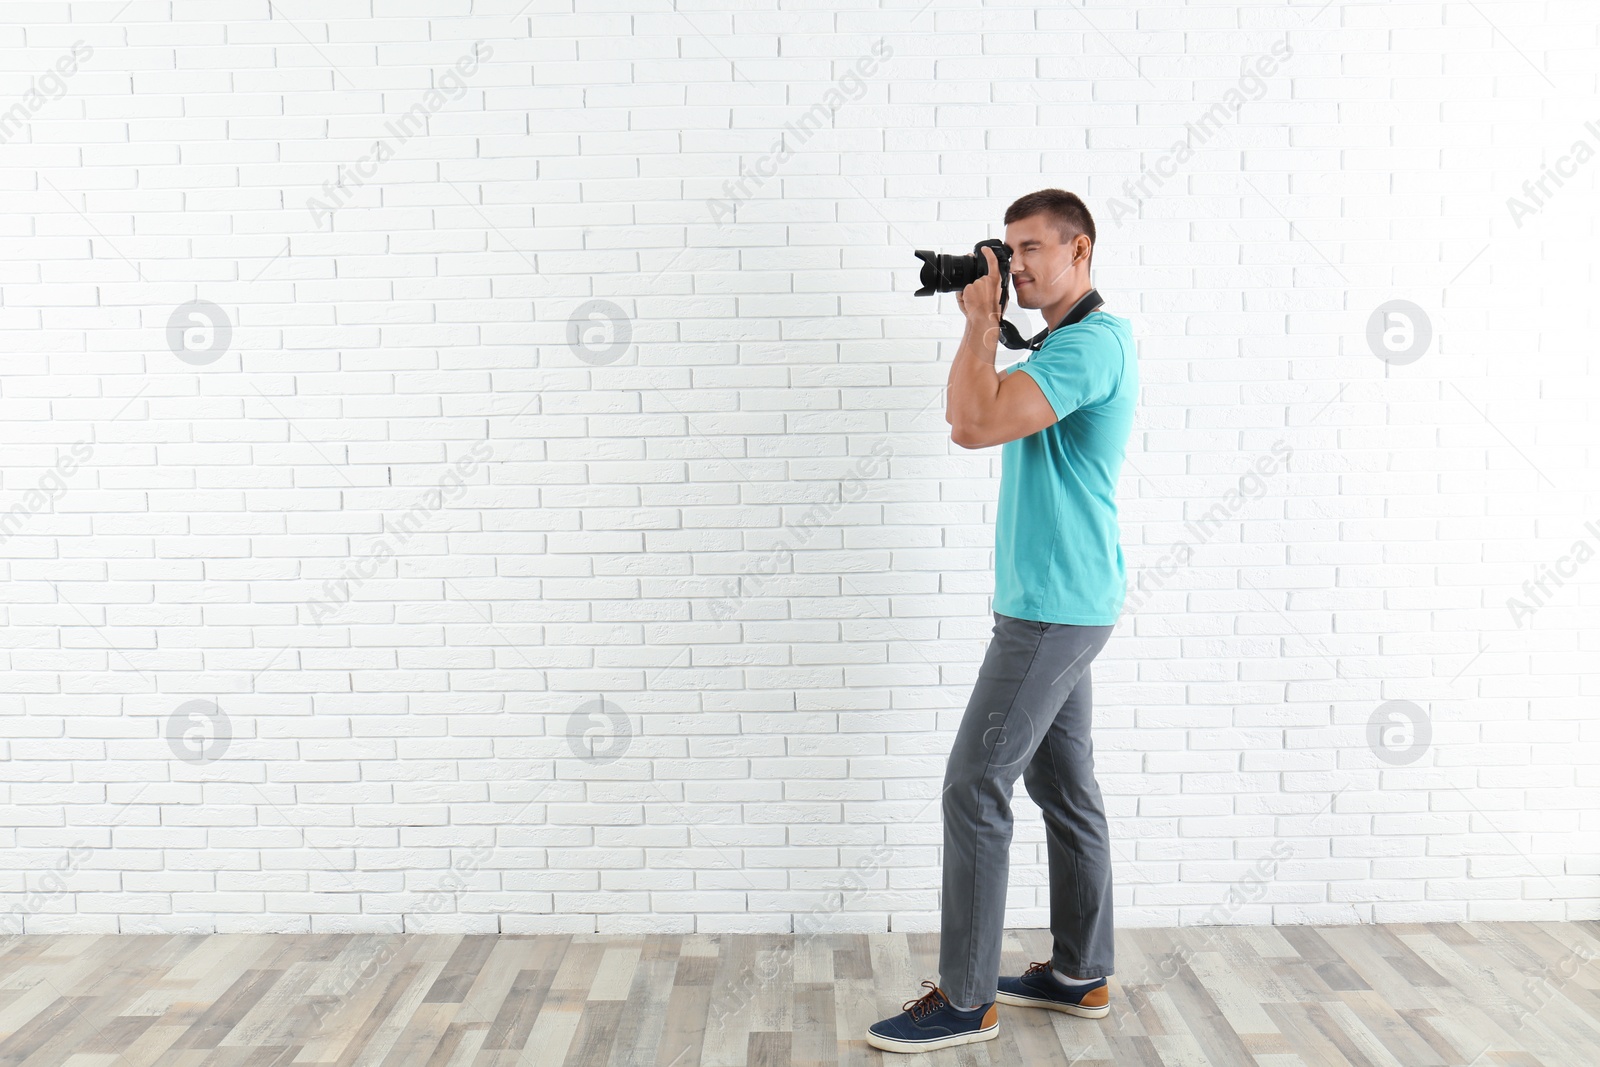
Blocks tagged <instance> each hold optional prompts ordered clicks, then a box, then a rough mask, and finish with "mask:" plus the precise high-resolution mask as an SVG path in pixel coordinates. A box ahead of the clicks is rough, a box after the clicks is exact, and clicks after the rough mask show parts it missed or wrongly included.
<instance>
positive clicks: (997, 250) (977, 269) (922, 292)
mask: <svg viewBox="0 0 1600 1067" xmlns="http://www.w3.org/2000/svg"><path fill="white" fill-rule="evenodd" d="M985 246H988V247H989V248H992V249H994V262H995V266H996V267H998V268H999V269H1000V310H1001V311H1005V309H1006V301H1007V300H1008V299H1009V298H1010V296H1011V249H1009V248H1007V247H1006V243H1005V242H1004V241H999V240H996V239H995V238H993V237H991V238H989V239H988V240H987V241H979V242H978V243H977V244H975V245H973V246H972V255H970V256H946V255H941V254H940V253H938V252H927V251H924V250H922V249H918V250H917V258H918V259H920V260H922V288H921V289H918V290H917V293H916V295H917V296H932V295H933V294H934V293H954V292H957V291H958V290H961V289H965V288H966V287H967V286H969V285H971V284H972V283H973V282H974V281H976V280H978V279H979V278H981V277H983V276H984V275H985V274H988V273H989V261H988V260H987V259H985V258H983V249H984V247H985Z"/></svg>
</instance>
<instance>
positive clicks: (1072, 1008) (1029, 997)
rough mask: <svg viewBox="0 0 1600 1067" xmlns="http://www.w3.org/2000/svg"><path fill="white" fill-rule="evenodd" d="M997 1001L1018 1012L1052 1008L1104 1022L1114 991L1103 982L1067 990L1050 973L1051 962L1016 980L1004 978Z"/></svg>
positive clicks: (1035, 967) (1100, 979)
mask: <svg viewBox="0 0 1600 1067" xmlns="http://www.w3.org/2000/svg"><path fill="white" fill-rule="evenodd" d="M998 987H999V988H998V989H997V990H996V991H995V994H994V995H995V999H996V1000H998V1001H999V1002H1000V1003H1002V1004H1013V1005H1016V1006H1017V1007H1019V1008H1049V1009H1050V1010H1052V1011H1064V1012H1066V1013H1067V1014H1068V1015H1081V1016H1083V1017H1084V1018H1085V1019H1103V1018H1105V1017H1106V1015H1108V1014H1109V1013H1110V1011H1111V988H1110V986H1108V985H1107V984H1106V980H1105V979H1104V978H1097V979H1095V980H1094V981H1093V982H1091V983H1089V984H1088V985H1080V986H1066V985H1062V984H1061V980H1060V979H1058V978H1057V977H1056V976H1055V975H1053V974H1051V973H1050V961H1049V960H1045V961H1044V962H1043V963H1035V964H1033V965H1031V966H1030V967H1029V968H1028V969H1027V970H1026V971H1023V972H1022V974H1021V975H1020V976H1018V977H1016V978H1007V977H1004V976H1002V977H1001V979H1000V981H999V983H998Z"/></svg>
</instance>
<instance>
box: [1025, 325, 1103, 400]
mask: <svg viewBox="0 0 1600 1067" xmlns="http://www.w3.org/2000/svg"><path fill="white" fill-rule="evenodd" d="M1011 369H1012V371H1013V372H1015V371H1022V372H1023V373H1025V374H1027V375H1028V376H1029V377H1030V378H1032V379H1033V380H1034V381H1035V382H1037V383H1038V385H1039V391H1040V392H1042V393H1043V394H1044V398H1045V399H1046V400H1048V401H1050V407H1051V408H1053V409H1054V410H1055V413H1056V418H1057V419H1064V418H1066V417H1067V416H1068V415H1070V414H1072V413H1073V412H1074V411H1077V410H1078V409H1079V408H1082V407H1088V406H1090V405H1092V404H1097V403H1099V402H1101V401H1103V400H1105V399H1106V398H1108V397H1109V396H1111V394H1112V393H1113V392H1115V391H1116V388H1117V382H1118V381H1119V380H1120V378H1121V376H1122V352H1121V347H1120V346H1119V345H1118V344H1117V342H1116V339H1115V338H1114V337H1112V336H1111V335H1110V333H1109V332H1107V331H1105V330H1101V329H1087V330H1078V329H1070V328H1069V329H1063V330H1057V331H1056V332H1054V333H1052V334H1051V335H1050V336H1049V337H1047V338H1046V339H1045V342H1044V344H1043V345H1042V346H1041V347H1040V349H1039V351H1037V352H1035V353H1034V354H1033V356H1032V357H1031V358H1029V359H1027V360H1024V361H1023V362H1021V363H1018V364H1017V365H1016V366H1015V367H1012V368H1011Z"/></svg>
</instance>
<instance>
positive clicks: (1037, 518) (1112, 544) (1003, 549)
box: [994, 311, 1139, 626]
mask: <svg viewBox="0 0 1600 1067" xmlns="http://www.w3.org/2000/svg"><path fill="white" fill-rule="evenodd" d="M1006 373H1007V374H1017V373H1021V374H1026V375H1028V376H1029V377H1030V378H1032V379H1033V380H1034V381H1035V382H1037V383H1038V385H1039V390H1040V391H1041V392H1043V393H1044V395H1045V399H1047V400H1049V401H1050V406H1051V407H1052V408H1053V409H1055V413H1056V421H1055V422H1054V423H1052V424H1050V425H1049V426H1046V427H1045V428H1044V429H1042V430H1039V431H1038V432H1036V433H1032V434H1029V435H1028V436H1027V437H1019V438H1017V439H1016V440H1015V441H1007V442H1006V443H1005V444H1004V445H1003V446H1002V447H1001V450H1000V505H999V511H998V514H997V516H996V519H995V528H994V610H995V611H997V612H999V613H1000V614H1002V615H1010V616H1012V617H1013V618H1018V619H1031V620H1033V621H1036V622H1064V623H1071V624H1073V625H1076V626H1110V625H1113V624H1115V623H1116V621H1117V616H1118V615H1119V614H1120V613H1121V611H1122V600H1123V596H1124V593H1125V591H1126V585H1127V571H1126V568H1125V567H1124V564H1123V560H1122V544H1121V542H1120V540H1119V537H1118V528H1117V499H1116V493H1117V477H1118V475H1119V474H1120V472H1121V470H1122V455H1123V451H1124V449H1125V448H1126V447H1127V444H1128V435H1129V434H1130V433H1131V432H1132V430H1133V407H1134V402H1135V399H1136V398H1137V396H1138V393H1139V368H1138V363H1137V360H1136V358H1135V354H1134V347H1133V330H1132V328H1131V326H1130V325H1129V323H1128V320H1127V319H1123V318H1118V317H1117V316H1116V315H1111V314H1108V313H1107V312H1104V311H1091V312H1090V313H1089V314H1088V315H1086V316H1084V317H1083V319H1081V320H1080V321H1078V322H1076V323H1074V324H1072V325H1071V326H1062V327H1060V328H1059V329H1056V330H1053V331H1052V332H1051V333H1050V334H1049V336H1047V337H1046V338H1045V340H1044V344H1043V345H1041V346H1040V347H1039V350H1038V351H1037V352H1034V353H1031V354H1030V355H1029V356H1028V358H1027V359H1025V360H1023V361H1022V362H1021V363H1018V364H1016V365H1015V366H1013V367H1011V368H1009V370H1008V371H1007V372H1006Z"/></svg>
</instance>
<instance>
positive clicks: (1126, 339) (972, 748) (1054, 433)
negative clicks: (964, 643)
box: [867, 189, 1139, 1052]
mask: <svg viewBox="0 0 1600 1067" xmlns="http://www.w3.org/2000/svg"><path fill="white" fill-rule="evenodd" d="M1005 223H1006V237H1005V244H1006V246H1007V247H1008V248H1009V249H1010V250H1011V280H1012V282H1013V283H1014V284H1015V289H1016V300H1017V303H1018V304H1019V305H1021V306H1022V307H1029V308H1038V309H1039V310H1040V311H1041V313H1042V314H1043V315H1044V319H1045V322H1046V324H1047V325H1048V326H1049V327H1050V331H1049V333H1048V334H1047V335H1046V336H1045V339H1044V342H1043V344H1042V345H1040V346H1039V347H1038V349H1037V351H1035V352H1033V353H1032V354H1031V355H1030V356H1029V357H1028V358H1027V359H1026V360H1024V361H1023V362H1021V363H1019V364H1017V365H1016V366H1014V367H1011V368H1010V369H1009V371H1008V372H999V371H996V370H995V366H994V363H995V353H996V343H997V340H998V335H999V332H1000V331H999V322H1000V305H999V297H1000V279H999V275H998V269H997V265H996V262H995V258H994V251H993V250H992V249H989V248H984V249H983V250H982V251H983V255H984V258H985V259H986V260H987V261H988V273H986V274H985V275H984V276H983V277H981V278H978V279H977V280H976V281H974V282H973V283H972V284H971V285H968V286H967V287H966V288H965V289H964V290H963V291H962V292H961V293H960V294H959V296H958V300H957V302H958V304H959V306H960V308H961V311H962V313H963V314H964V315H965V316H966V319H967V327H966V333H965V335H964V336H963V337H962V339H961V345H960V347H959V348H958V349H957V351H956V357H955V362H954V364H953V365H952V366H951V368H950V382H949V389H948V394H947V399H946V406H945V419H946V421H948V422H949V423H950V438H951V440H953V441H954V442H955V443H956V444H958V445H960V446H962V447H963V448H989V447H991V446H993V445H1003V446H1004V447H1003V448H1002V449H1001V452H1000V464H1001V467H1000V500H999V508H998V512H997V518H996V522H995V592H994V632H993V638H992V640H991V641H990V643H989V648H988V651H987V653H986V655H985V656H984V660H983V666H982V667H981V668H980V670H979V672H978V680H977V683H976V685H974V687H973V690H972V697H971V700H970V701H969V702H968V704H967V710H966V714H965V716H964V717H963V719H962V721H961V726H960V728H959V729H958V731H957V733H956V740H955V745H954V747H953V749H952V751H951V753H950V759H949V762H948V763H947V765H946V769H945V780H944V790H945V791H944V893H943V898H942V903H943V926H942V931H941V937H940V949H939V977H940V980H941V981H940V984H939V985H937V986H934V985H933V983H931V982H926V981H925V982H923V985H924V986H929V987H931V988H930V989H929V992H928V993H926V994H925V995H923V996H921V997H920V998H915V999H913V1000H911V1001H907V1002H906V1004H905V1005H904V1007H905V1010H904V1011H903V1012H901V1013H900V1014H899V1015H895V1016H891V1017H890V1018H888V1019H884V1020H882V1021H880V1022H877V1023H874V1024H873V1025H872V1026H871V1027H870V1028H869V1029H868V1032H867V1041H868V1043H870V1044H872V1045H874V1046H875V1047H877V1048H881V1049H886V1050H889V1051H895V1052H926V1051H931V1050H933V1049H938V1048H945V1047H947V1046H950V1045H961V1044H966V1043H968V1042H973V1041H985V1040H988V1039H990V1038H993V1037H995V1036H997V1035H998V1033H999V1029H998V1014H997V1009H996V1001H997V1000H998V1001H999V1002H1002V1003H1006V1004H1012V1005H1019V1006H1029V1007H1041V1008H1048V1009H1052V1010H1056V1011H1065V1012H1069V1013H1071V1014H1074V1015H1081V1016H1086V1017H1089V1018H1101V1017H1103V1016H1105V1015H1106V1014H1107V1013H1108V1011H1109V1007H1108V993H1109V991H1108V988H1107V985H1106V976H1107V975H1109V974H1111V973H1112V962H1113V944H1112V924H1111V848H1110V836H1109V832H1108V829H1107V826H1106V818H1105V810H1104V807H1103V806H1102V803H1101V796H1100V788H1099V785H1098V784H1097V783H1096V782H1095V778H1094V747H1093V743H1092V742H1091V739H1090V733H1089V730H1090V690H1089V685H1090V682H1089V664H1090V661H1092V660H1093V659H1094V657H1095V655H1096V654H1097V653H1098V652H1099V651H1100V649H1101V648H1102V647H1103V646H1104V645H1105V643H1106V641H1107V639H1108V638H1109V637H1110V636H1111V630H1112V627H1113V625H1114V624H1115V623H1116V621H1117V616H1118V614H1119V613H1120V612H1121V610H1122V601H1123V594H1124V588H1125V583H1126V571H1125V569H1124V566H1123V558H1122V546H1121V545H1120V544H1119V541H1118V527H1117V507H1116V497H1115V494H1116V486H1117V476H1118V473H1119V472H1120V470H1121V467H1122V454H1123V449H1124V447H1125V446H1126V444H1127V440H1128V435H1129V433H1130V431H1131V430H1132V426H1133V408H1134V402H1135V398H1136V396H1137V394H1138V389H1139V378H1138V366H1137V364H1136V362H1135V355H1134V346H1133V336H1132V331H1131V330H1130V328H1129V324H1128V321H1127V320H1126V319H1123V318H1119V317H1117V316H1115V315H1111V314H1109V313H1107V312H1105V311H1102V310H1097V309H1096V308H1097V305H1098V304H1099V302H1100V297H1099V294H1097V293H1095V292H1094V290H1093V288H1092V287H1091V285H1090V283H1089V266H1090V259H1091V258H1092V256H1093V254H1094V241H1095V229H1094V219H1093V218H1092V217H1090V215H1089V211H1088V209H1087V208H1086V207H1085V206H1084V204H1083V201H1082V200H1080V199H1079V198H1078V197H1077V196H1074V195H1073V194H1072V193H1069V192H1066V191H1064V190H1061V189H1044V190H1041V191H1039V192H1036V193H1030V194H1028V195H1027V196H1024V197H1022V198H1021V199H1020V200H1018V201H1017V202H1016V203H1014V204H1012V205H1011V206H1010V207H1009V208H1007V209H1006V214H1005ZM1018 774H1021V775H1022V777H1023V781H1024V783H1025V785H1026V787H1027V790H1028V795H1029V796H1030V797H1032V798H1033V800H1034V802H1035V803H1037V804H1038V805H1039V807H1040V809H1041V810H1042V812H1043V814H1044V822H1045V838H1046V844H1047V848H1048V852H1049V863H1050V930H1051V933H1052V934H1053V935H1054V945H1053V947H1052V951H1051V954H1050V959H1049V960H1048V961H1041V962H1038V963H1035V964H1033V965H1032V966H1031V967H1030V968H1029V969H1028V970H1027V971H1025V972H1024V973H1023V974H1021V975H1017V976H1011V977H1003V978H1002V977H1000V974H999V969H1000V939H1001V936H1002V927H1003V925H1004V919H1005V905H1006V880H1007V875H1008V870H1009V862H1008V861H1009V856H1010V848H1011V829H1012V819H1011V796H1012V787H1013V783H1014V782H1015V781H1016V778H1017V776H1018Z"/></svg>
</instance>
